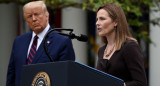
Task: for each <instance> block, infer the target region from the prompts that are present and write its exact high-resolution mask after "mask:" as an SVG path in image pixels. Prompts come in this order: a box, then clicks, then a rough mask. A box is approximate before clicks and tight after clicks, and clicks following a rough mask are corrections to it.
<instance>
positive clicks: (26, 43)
mask: <svg viewBox="0 0 160 86" xmlns="http://www.w3.org/2000/svg"><path fill="white" fill-rule="evenodd" d="M23 12H24V18H25V21H26V22H27V24H28V25H29V27H30V28H31V30H32V31H31V32H29V33H26V34H23V35H21V36H19V37H16V39H15V40H14V43H13V48H12V53H11V57H10V62H9V66H8V73H7V83H6V85H7V86H20V78H21V69H22V66H23V65H29V64H37V63H46V62H50V60H49V58H48V57H47V55H46V53H45V51H44V48H43V44H42V41H43V38H44V36H45V34H46V33H47V31H49V29H51V27H50V25H49V23H48V22H49V20H48V19H49V13H48V11H47V8H46V5H45V4H44V2H43V1H32V2H29V3H27V4H25V5H24V7H23ZM34 36H38V37H37V38H38V39H37V42H35V43H36V46H35V44H32V43H34V41H33V40H34ZM32 45H33V46H34V47H33V48H36V50H35V51H34V49H33V48H32ZM46 46H47V48H48V50H49V51H50V55H51V57H52V59H53V60H54V61H65V60H72V61H74V60H75V53H74V50H73V46H72V42H71V40H70V39H69V38H68V37H65V36H62V35H59V34H57V33H56V31H55V32H54V33H53V34H50V35H49V37H48V38H47V45H46ZM31 50H32V52H31ZM33 51H34V53H33ZM33 54H34V55H33ZM29 55H31V56H29ZM24 78H25V77H24Z"/></svg>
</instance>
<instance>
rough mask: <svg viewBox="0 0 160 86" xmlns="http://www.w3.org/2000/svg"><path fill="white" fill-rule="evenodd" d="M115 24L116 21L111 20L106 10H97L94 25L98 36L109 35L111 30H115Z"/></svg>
mask: <svg viewBox="0 0 160 86" xmlns="http://www.w3.org/2000/svg"><path fill="white" fill-rule="evenodd" d="M116 25H117V23H116V22H113V21H112V19H111V18H110V17H109V14H108V12H107V11H106V10H104V9H100V10H99V11H98V12H97V22H96V26H97V30H98V33H99V36H109V35H110V34H111V33H112V32H114V31H115V30H114V26H116Z"/></svg>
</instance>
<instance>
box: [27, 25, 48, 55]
mask: <svg viewBox="0 0 160 86" xmlns="http://www.w3.org/2000/svg"><path fill="white" fill-rule="evenodd" d="M49 28H50V25H49V24H48V25H47V27H46V28H45V29H44V30H43V31H42V32H41V33H39V34H37V36H38V44H37V50H38V48H39V46H40V44H41V42H42V40H43V38H44V36H45V34H46V33H47V32H48V30H49ZM35 35H36V34H35V33H34V32H33V33H32V38H31V41H30V44H29V48H28V54H27V58H28V55H29V51H30V48H31V46H32V42H33V40H34V36H35Z"/></svg>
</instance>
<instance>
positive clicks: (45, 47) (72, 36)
mask: <svg viewBox="0 0 160 86" xmlns="http://www.w3.org/2000/svg"><path fill="white" fill-rule="evenodd" d="M55 30H66V31H70V33H69V35H68V34H63V33H58V34H61V35H65V36H69V37H70V38H71V39H73V38H74V34H73V35H72V32H73V29H51V30H49V31H48V32H47V33H46V35H45V36H44V39H43V48H44V51H45V53H46V54H47V56H48V58H49V60H50V62H53V61H54V60H53V58H52V57H51V56H50V54H49V51H48V49H47V46H46V39H47V38H48V35H49V34H50V33H51V32H53V31H55Z"/></svg>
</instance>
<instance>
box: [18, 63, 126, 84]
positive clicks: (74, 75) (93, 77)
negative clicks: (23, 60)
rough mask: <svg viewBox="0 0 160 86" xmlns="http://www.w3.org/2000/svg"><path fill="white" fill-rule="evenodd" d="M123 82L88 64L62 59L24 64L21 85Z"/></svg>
mask: <svg viewBox="0 0 160 86" xmlns="http://www.w3.org/2000/svg"><path fill="white" fill-rule="evenodd" d="M43 73H46V74H47V75H48V77H47V75H45V74H43ZM123 83H124V82H123V80H122V79H119V78H117V77H115V76H112V75H110V74H107V73H104V72H102V71H99V70H97V69H95V68H92V67H89V66H87V65H84V64H81V63H78V62H73V61H61V62H50V63H42V64H33V65H25V66H23V68H22V75H21V83H20V84H21V85H20V86H124V85H123Z"/></svg>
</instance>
